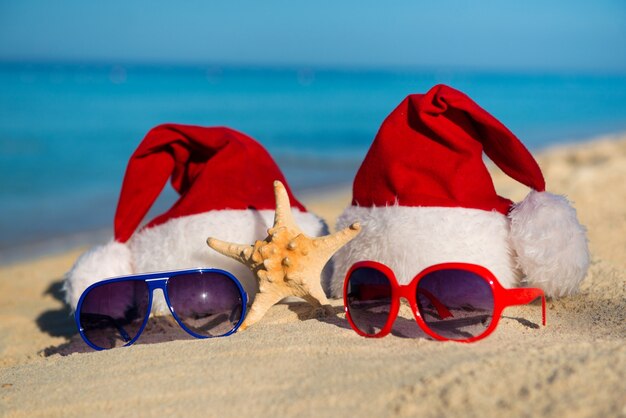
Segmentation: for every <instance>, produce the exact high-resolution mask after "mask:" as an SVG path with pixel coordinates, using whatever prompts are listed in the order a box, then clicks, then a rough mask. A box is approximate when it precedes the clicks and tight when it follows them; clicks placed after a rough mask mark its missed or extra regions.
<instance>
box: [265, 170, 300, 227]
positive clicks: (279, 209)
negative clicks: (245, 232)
mask: <svg viewBox="0 0 626 418" xmlns="http://www.w3.org/2000/svg"><path fill="white" fill-rule="evenodd" d="M274 196H275V197H276V212H275V213H274V226H273V228H272V229H276V228H278V227H281V226H286V227H288V228H291V229H298V227H297V226H296V221H295V220H294V219H293V214H292V213H291V204H290V203H289V195H288V194H287V189H285V186H284V185H283V184H282V183H281V182H280V181H278V180H276V181H275V182H274ZM270 235H271V232H270Z"/></svg>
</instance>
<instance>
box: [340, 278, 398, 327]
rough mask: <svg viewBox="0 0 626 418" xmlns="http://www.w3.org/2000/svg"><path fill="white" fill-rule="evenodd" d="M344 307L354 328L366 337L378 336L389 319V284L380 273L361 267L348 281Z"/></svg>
mask: <svg viewBox="0 0 626 418" xmlns="http://www.w3.org/2000/svg"><path fill="white" fill-rule="evenodd" d="M346 306H347V307H348V312H349V313H350V318H352V322H353V323H354V325H356V327H357V328H358V329H359V330H360V331H361V332H363V333H365V334H368V335H376V334H378V333H379V332H380V331H381V330H382V328H383V327H384V326H385V324H386V323H387V320H388V319H389V311H390V310H391V283H389V279H387V277H386V276H385V275H384V274H383V273H381V272H380V271H378V270H376V269H373V268H369V267H362V268H358V269H356V270H354V271H353V272H352V274H351V275H350V278H349V279H348V292H347V300H346Z"/></svg>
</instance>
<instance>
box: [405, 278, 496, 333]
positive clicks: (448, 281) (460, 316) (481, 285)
mask: <svg viewBox="0 0 626 418" xmlns="http://www.w3.org/2000/svg"><path fill="white" fill-rule="evenodd" d="M416 292H417V295H416V300H417V307H418V309H419V312H420V315H421V316H422V318H423V319H424V322H426V325H427V326H428V327H429V328H430V329H431V330H432V331H433V332H435V333H436V334H438V335H440V336H442V337H445V338H448V339H450V340H466V339H469V338H472V337H477V336H479V335H481V334H483V333H484V332H485V331H486V330H487V328H489V325H490V324H491V320H492V319H493V307H494V302H493V291H492V290H491V286H490V285H489V283H488V282H487V280H485V279H484V278H483V277H481V276H479V275H478V274H476V273H472V272H470V271H467V270H459V269H444V270H437V271H433V272H431V273H428V274H427V275H425V276H424V277H422V278H421V280H420V281H419V283H418V286H417V290H416Z"/></svg>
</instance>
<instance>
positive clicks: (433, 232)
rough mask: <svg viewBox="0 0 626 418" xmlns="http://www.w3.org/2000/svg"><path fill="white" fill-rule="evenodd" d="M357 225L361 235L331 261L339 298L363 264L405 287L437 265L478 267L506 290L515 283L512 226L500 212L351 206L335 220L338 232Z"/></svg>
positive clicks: (333, 292) (332, 284) (334, 293)
mask: <svg viewBox="0 0 626 418" xmlns="http://www.w3.org/2000/svg"><path fill="white" fill-rule="evenodd" d="M355 221H359V222H360V223H361V226H362V228H363V229H362V230H361V233H360V234H359V235H357V237H356V238H354V239H353V240H352V241H351V242H349V243H348V244H347V245H346V246H344V247H343V248H341V249H340V250H339V251H338V252H337V254H335V256H334V257H333V262H334V274H333V276H332V279H331V281H330V283H325V285H326V289H327V292H329V293H330V294H331V296H333V297H341V294H342V288H343V281H344V278H345V274H346V272H347V271H348V269H349V268H350V266H351V265H352V264H353V263H355V262H357V261H361V260H373V261H378V262H381V263H383V264H386V265H387V266H389V267H390V268H391V269H392V270H393V271H394V273H395V275H396V278H397V279H398V281H399V282H400V283H401V284H406V283H409V282H410V281H411V280H412V279H413V278H414V277H415V275H416V274H417V273H419V272H420V271H421V270H423V269H424V268H426V267H428V266H431V265H433V264H438V263H444V262H466V263H474V264H479V265H481V266H484V267H486V268H487V269H489V270H490V271H491V272H492V273H493V274H495V275H496V277H497V278H498V280H499V281H500V283H501V284H502V285H503V286H505V287H513V286H515V285H516V283H517V275H516V271H515V269H514V262H513V259H512V257H511V255H510V253H509V249H508V248H509V247H508V233H509V222H508V220H507V218H506V216H504V215H502V214H501V213H499V212H487V211H484V210H478V209H466V208H444V207H407V206H398V205H394V206H386V207H358V206H350V207H348V208H347V209H345V210H344V212H343V214H342V215H341V216H340V217H339V219H338V220H337V229H339V228H343V227H345V226H346V225H349V224H350V223H352V222H355Z"/></svg>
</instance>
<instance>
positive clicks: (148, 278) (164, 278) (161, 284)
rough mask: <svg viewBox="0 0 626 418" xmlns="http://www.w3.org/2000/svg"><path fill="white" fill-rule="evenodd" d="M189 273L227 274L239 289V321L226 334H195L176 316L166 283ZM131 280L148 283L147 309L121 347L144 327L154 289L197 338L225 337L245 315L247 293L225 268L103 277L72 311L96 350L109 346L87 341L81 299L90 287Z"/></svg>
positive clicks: (234, 329) (130, 342)
mask: <svg viewBox="0 0 626 418" xmlns="http://www.w3.org/2000/svg"><path fill="white" fill-rule="evenodd" d="M191 273H218V274H223V275H225V276H227V277H228V278H230V279H231V280H232V281H233V282H234V283H235V284H236V285H237V289H239V294H240V295H241V303H242V309H241V317H240V318H239V322H237V324H236V325H235V326H234V327H233V329H231V330H230V331H228V332H227V333H226V334H222V335H217V336H214V337H211V336H206V335H200V334H196V333H195V332H193V331H192V330H190V329H189V328H187V327H186V326H185V324H183V322H182V321H181V320H180V318H178V315H176V312H175V311H174V308H173V307H172V304H171V302H170V298H169V295H168V292H167V283H168V281H169V280H170V279H172V278H174V277H176V276H181V275H185V274H191ZM131 280H132V281H143V282H146V284H147V285H148V293H149V299H148V309H147V311H146V312H147V313H146V316H145V318H144V319H143V323H142V324H141V327H140V328H139V331H138V332H137V335H135V336H134V337H133V338H132V339H131V340H130V341H128V342H127V343H126V344H124V345H123V347H128V346H129V345H132V344H133V343H134V342H135V341H137V339H139V336H140V335H141V333H142V332H143V330H144V328H145V327H146V324H147V323H148V319H149V318H150V313H151V311H152V298H153V294H154V291H155V290H156V289H161V291H162V292H163V296H164V297H165V302H166V304H167V307H168V308H169V310H170V313H171V314H172V316H173V317H174V320H175V321H176V322H177V323H178V325H180V327H181V328H182V329H183V330H184V331H185V332H187V334H189V335H191V336H192V337H195V338H199V339H204V338H218V337H226V336H228V335H231V334H233V333H235V332H236V331H237V329H238V328H239V326H240V325H241V323H242V322H243V320H244V318H245V316H246V310H247V305H248V295H247V293H246V291H245V290H244V288H243V286H242V285H241V283H240V282H239V280H238V279H237V278H236V277H235V276H234V275H233V274H232V273H229V272H227V271H225V270H221V269H213V268H195V269H186V270H173V271H161V272H155V273H143V274H132V275H129V276H122V277H115V278H111V279H104V280H102V281H98V282H96V283H93V284H92V285H91V286H89V287H88V288H87V289H85V290H84V291H83V293H82V294H81V295H80V299H79V300H78V304H77V305H76V310H75V311H74V321H75V322H76V327H77V328H78V332H79V334H80V336H81V338H82V339H83V341H85V343H87V345H89V346H90V347H91V348H93V349H94V350H98V351H100V350H110V348H105V347H99V346H97V345H95V344H93V343H92V342H91V341H89V339H88V338H87V336H86V335H85V334H84V329H83V327H82V326H81V324H80V311H81V308H82V305H83V300H84V299H85V297H86V296H87V294H88V293H89V292H90V291H91V290H92V289H95V288H97V287H100V286H103V285H105V284H109V283H116V282H123V281H131ZM111 348H115V347H111Z"/></svg>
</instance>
